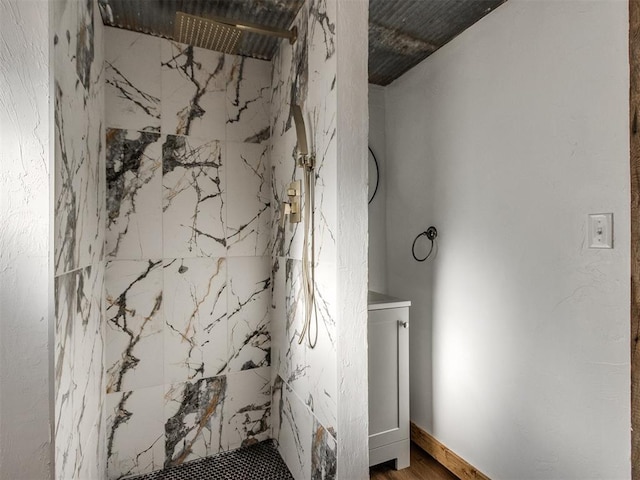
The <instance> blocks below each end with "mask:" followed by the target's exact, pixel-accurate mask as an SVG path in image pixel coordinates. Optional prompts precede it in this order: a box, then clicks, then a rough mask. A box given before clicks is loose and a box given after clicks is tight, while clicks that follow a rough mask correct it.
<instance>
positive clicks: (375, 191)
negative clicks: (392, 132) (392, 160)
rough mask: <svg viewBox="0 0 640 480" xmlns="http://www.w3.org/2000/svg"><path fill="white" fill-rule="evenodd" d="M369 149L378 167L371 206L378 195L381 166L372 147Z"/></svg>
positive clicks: (370, 200)
mask: <svg viewBox="0 0 640 480" xmlns="http://www.w3.org/2000/svg"><path fill="white" fill-rule="evenodd" d="M368 148H369V153H370V154H371V157H373V163H374V164H375V166H376V187H375V188H374V189H373V194H372V195H371V198H370V199H369V204H371V202H373V199H374V197H375V196H376V193H378V185H379V184H380V166H379V165H378V159H377V158H376V154H375V153H373V150H371V147H368Z"/></svg>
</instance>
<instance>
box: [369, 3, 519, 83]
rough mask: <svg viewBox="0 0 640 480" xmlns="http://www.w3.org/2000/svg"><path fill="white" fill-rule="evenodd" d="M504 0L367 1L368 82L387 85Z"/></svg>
mask: <svg viewBox="0 0 640 480" xmlns="http://www.w3.org/2000/svg"><path fill="white" fill-rule="evenodd" d="M505 1H506V0H391V1H390V0H370V2H369V82H370V83H375V84H376V85H388V84H389V83H391V82H392V81H393V80H395V79H396V78H398V77H399V76H400V75H402V74H403V73H405V72H406V71H407V70H409V69H410V68H412V67H414V66H415V65H417V64H418V63H420V62H421V61H422V60H424V59H425V58H427V57H428V56H429V55H431V54H432V53H433V52H435V51H436V50H437V49H439V48H440V47H442V46H443V45H444V44H446V43H447V42H449V41H450V40H452V39H453V38H454V37H456V36H458V35H459V34H460V33H462V32H463V31H464V30H466V29H467V28H469V27H470V26H471V25H473V24H474V23H476V22H477V21H478V20H480V19H481V18H482V17H484V16H485V15H486V14H488V13H489V12H491V11H492V10H494V9H495V8H496V7H498V6H499V5H501V4H502V3H504V2H505Z"/></svg>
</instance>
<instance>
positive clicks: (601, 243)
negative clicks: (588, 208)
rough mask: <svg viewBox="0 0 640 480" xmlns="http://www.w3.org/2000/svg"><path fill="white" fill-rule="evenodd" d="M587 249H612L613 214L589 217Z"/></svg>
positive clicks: (598, 214)
mask: <svg viewBox="0 0 640 480" xmlns="http://www.w3.org/2000/svg"><path fill="white" fill-rule="evenodd" d="M588 228H589V248H613V213H596V214H591V215H589V227H588Z"/></svg>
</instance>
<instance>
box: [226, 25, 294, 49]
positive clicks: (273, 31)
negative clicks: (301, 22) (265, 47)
mask: <svg viewBox="0 0 640 480" xmlns="http://www.w3.org/2000/svg"><path fill="white" fill-rule="evenodd" d="M229 25H232V26H234V27H236V28H237V29H238V30H243V31H245V32H251V33H257V34H258V35H267V36H269V37H278V38H286V39H288V40H289V43H290V44H291V45H293V44H294V43H296V40H297V39H298V27H296V26H295V25H294V26H293V27H291V30H283V29H281V28H274V27H267V26H265V25H254V24H251V23H232V24H229Z"/></svg>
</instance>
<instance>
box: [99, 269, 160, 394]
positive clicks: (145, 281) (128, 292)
mask: <svg viewBox="0 0 640 480" xmlns="http://www.w3.org/2000/svg"><path fill="white" fill-rule="evenodd" d="M105 309H106V321H107V335H106V336H107V352H106V365H105V367H106V371H107V389H106V391H107V393H114V392H120V391H128V390H134V389H139V388H144V387H150V386H154V385H162V383H163V381H164V378H163V368H162V363H163V360H164V357H163V345H164V338H163V332H164V319H163V315H162V261H161V260H117V261H112V262H109V263H108V264H107V271H106V279H105Z"/></svg>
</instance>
